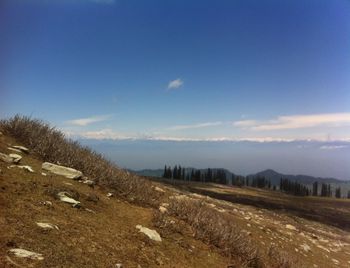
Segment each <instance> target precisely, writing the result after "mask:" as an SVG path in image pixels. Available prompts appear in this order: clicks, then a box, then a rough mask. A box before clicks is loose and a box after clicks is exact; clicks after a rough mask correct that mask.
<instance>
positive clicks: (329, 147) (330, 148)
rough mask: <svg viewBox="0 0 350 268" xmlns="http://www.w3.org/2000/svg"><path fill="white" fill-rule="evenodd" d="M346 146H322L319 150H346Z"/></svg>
mask: <svg viewBox="0 0 350 268" xmlns="http://www.w3.org/2000/svg"><path fill="white" fill-rule="evenodd" d="M347 147H348V146H347V145H323V146H321V147H320V149H321V150H337V149H343V148H347Z"/></svg>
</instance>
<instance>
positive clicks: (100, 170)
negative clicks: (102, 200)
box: [0, 116, 290, 267]
mask: <svg viewBox="0 0 350 268" xmlns="http://www.w3.org/2000/svg"><path fill="white" fill-rule="evenodd" d="M0 131H2V132H3V133H4V134H5V135H9V136H11V137H13V138H15V139H16V140H17V141H18V142H20V143H22V144H23V145H25V146H28V147H29V148H30V150H31V152H34V153H35V154H36V155H37V156H38V158H40V159H41V160H43V161H49V162H53V163H60V164H61V165H65V166H69V167H73V168H75V169H78V170H80V171H82V172H83V173H84V175H85V176H88V177H89V178H91V179H94V180H95V181H96V182H97V184H99V185H100V186H103V187H110V188H112V189H113V190H114V192H115V194H117V195H118V196H119V197H123V198H127V199H128V200H132V201H133V202H136V203H142V205H145V204H146V205H151V206H154V207H157V206H158V205H159V203H160V199H163V198H164V197H165V196H164V195H166V194H165V193H161V192H158V191H155V190H154V189H153V186H152V182H150V181H148V180H146V179H143V178H141V177H139V176H136V175H133V174H130V173H128V172H126V171H124V170H122V169H120V168H119V167H117V166H116V165H115V164H114V163H112V162H110V161H108V160H106V159H105V158H104V157H103V156H101V155H100V154H98V153H96V152H94V151H92V150H91V149H89V148H87V147H83V146H81V145H80V144H79V143H78V142H76V141H72V140H70V139H68V138H67V137H66V136H65V135H64V134H63V133H62V132H60V131H58V130H56V129H55V128H53V127H51V126H50V125H49V124H47V123H45V122H43V121H40V120H36V119H31V118H29V117H25V116H15V117H13V118H10V119H8V120H1V121H0ZM168 209H169V213H170V215H171V216H172V217H175V218H177V219H178V223H179V222H181V223H182V224H183V225H178V224H175V225H174V224H173V223H170V224H169V221H168V222H167V220H168V219H167V217H165V216H164V215H163V216H161V215H160V214H158V216H157V217H156V219H155V222H156V223H157V226H159V227H163V228H167V229H168V231H169V230H171V231H172V232H173V233H179V234H181V235H183V233H182V232H183V229H186V228H187V229H188V228H189V227H190V229H191V232H192V233H193V234H194V237H195V238H197V239H200V240H202V241H204V242H205V243H206V244H208V245H211V246H214V247H215V248H218V249H219V250H220V251H221V252H222V253H223V255H225V256H228V257H230V258H232V259H233V260H235V261H234V262H235V263H236V262H237V261H238V263H239V266H240V267H290V261H289V260H288V258H285V257H283V258H282V257H281V254H279V253H278V252H277V251H276V250H273V251H272V250H271V251H269V253H268V254H262V253H261V252H259V250H258V248H257V247H256V246H255V245H254V243H253V242H252V241H251V239H250V238H249V236H248V235H247V234H246V233H244V232H242V229H240V228H239V227H237V226H236V225H235V218H234V217H233V216H232V215H230V214H226V213H220V212H218V211H217V210H215V209H213V208H211V207H208V205H207V204H205V202H202V201H200V200H194V199H191V198H185V199H177V198H175V199H171V200H170V207H169V208H168ZM180 226H182V227H184V228H179V227H180ZM185 226H187V227H185ZM176 227H177V228H176Z"/></svg>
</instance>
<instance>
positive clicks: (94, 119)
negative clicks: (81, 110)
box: [66, 115, 111, 126]
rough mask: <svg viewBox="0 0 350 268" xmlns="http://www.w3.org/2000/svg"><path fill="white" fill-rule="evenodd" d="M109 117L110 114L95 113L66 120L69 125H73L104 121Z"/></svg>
mask: <svg viewBox="0 0 350 268" xmlns="http://www.w3.org/2000/svg"><path fill="white" fill-rule="evenodd" d="M110 117H111V115H95V116H91V117H87V118H79V119H73V120H68V121H66V123H67V124H69V125H74V126H87V125H90V124H93V123H97V122H102V121H106V120H108V119H109V118H110Z"/></svg>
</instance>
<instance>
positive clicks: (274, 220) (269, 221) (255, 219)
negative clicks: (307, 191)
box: [163, 180, 350, 268]
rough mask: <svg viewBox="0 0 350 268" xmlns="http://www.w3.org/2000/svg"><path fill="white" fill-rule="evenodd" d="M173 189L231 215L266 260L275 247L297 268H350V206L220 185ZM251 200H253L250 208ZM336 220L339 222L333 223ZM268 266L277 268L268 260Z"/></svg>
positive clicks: (180, 185) (183, 185) (181, 185)
mask: <svg viewBox="0 0 350 268" xmlns="http://www.w3.org/2000/svg"><path fill="white" fill-rule="evenodd" d="M163 182H165V181H164V180H163ZM168 183H169V184H171V185H172V187H175V189H178V190H179V189H180V191H182V192H186V191H188V192H192V194H190V195H189V196H191V197H192V198H194V199H196V200H200V201H201V202H206V203H208V204H211V205H215V208H216V209H217V210H218V211H220V212H221V213H222V214H224V215H231V217H233V218H234V219H235V225H236V228H237V229H240V230H246V231H247V232H249V234H250V238H251V241H252V243H253V244H255V245H256V247H257V248H258V249H259V251H260V254H259V255H260V256H261V258H264V257H265V256H266V255H268V253H266V252H265V251H266V250H268V249H269V248H271V247H272V248H274V249H277V250H278V252H279V253H280V256H281V255H282V256H287V260H290V261H291V260H293V262H294V261H295V260H296V259H297V260H298V261H299V264H295V263H294V266H295V267H300V265H304V266H305V267H325V268H326V267H327V268H328V267H349V265H350V231H349V230H347V229H346V224H347V220H348V215H349V213H350V200H345V199H342V200H339V199H335V198H314V197H294V196H290V195H286V194H281V193H280V192H273V191H268V190H263V189H255V188H238V187H229V186H223V185H217V184H202V183H195V182H192V183H186V182H181V181H175V182H174V181H173V182H168ZM174 183H175V184H174ZM198 193H201V194H198ZM202 194H204V195H202ZM209 196H211V197H212V198H211V197H209ZM242 200H243V202H242ZM246 200H249V203H248V204H247V202H246ZM267 204H272V205H270V206H267ZM290 207H292V208H293V209H289V208H290ZM309 214H312V217H310V216H309ZM329 214H330V215H329ZM334 215H337V218H336V217H334ZM330 217H334V220H336V221H337V222H335V223H330ZM287 225H292V226H294V227H295V230H294V229H288V228H286V226H287ZM263 262H264V263H270V264H271V262H269V261H268V260H267V261H266V260H263ZM276 267H278V266H276Z"/></svg>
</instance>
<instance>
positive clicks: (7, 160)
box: [0, 153, 14, 164]
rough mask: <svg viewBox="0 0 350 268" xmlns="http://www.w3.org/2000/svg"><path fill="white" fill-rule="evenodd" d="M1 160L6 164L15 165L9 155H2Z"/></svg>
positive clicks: (0, 155)
mask: <svg viewBox="0 0 350 268" xmlns="http://www.w3.org/2000/svg"><path fill="white" fill-rule="evenodd" d="M0 160H1V161H3V162H6V163H11V164H12V163H14V161H13V158H12V157H10V156H9V155H7V154H3V153H0Z"/></svg>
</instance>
